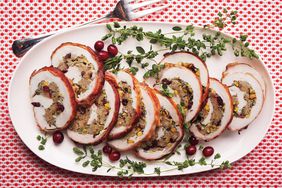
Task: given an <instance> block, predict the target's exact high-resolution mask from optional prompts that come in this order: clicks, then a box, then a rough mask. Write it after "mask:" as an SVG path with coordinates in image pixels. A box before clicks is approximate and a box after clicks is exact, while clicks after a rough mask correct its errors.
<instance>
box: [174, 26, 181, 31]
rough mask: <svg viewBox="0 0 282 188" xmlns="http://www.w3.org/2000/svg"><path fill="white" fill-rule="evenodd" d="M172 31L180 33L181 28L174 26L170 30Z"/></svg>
mask: <svg viewBox="0 0 282 188" xmlns="http://www.w3.org/2000/svg"><path fill="white" fill-rule="evenodd" d="M172 30H174V31H181V30H182V28H181V27H179V26H174V27H173V28H172Z"/></svg>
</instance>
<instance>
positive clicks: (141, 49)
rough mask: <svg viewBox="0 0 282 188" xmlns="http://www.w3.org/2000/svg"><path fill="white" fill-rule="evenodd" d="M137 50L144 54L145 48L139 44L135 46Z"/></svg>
mask: <svg viewBox="0 0 282 188" xmlns="http://www.w3.org/2000/svg"><path fill="white" fill-rule="evenodd" d="M136 50H137V52H139V53H140V54H145V50H144V49H143V48H142V47H141V46H137V47H136Z"/></svg>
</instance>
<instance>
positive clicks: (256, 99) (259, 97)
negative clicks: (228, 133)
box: [222, 72, 264, 130]
mask: <svg viewBox="0 0 282 188" xmlns="http://www.w3.org/2000/svg"><path fill="white" fill-rule="evenodd" d="M222 83H223V84H225V85H227V86H228V87H229V91H230V93H231V95H232V98H233V107H234V110H233V115H234V117H233V120H232V122H231V123H230V125H229V126H228V128H229V129H230V130H241V129H242V128H244V127H246V126H248V125H249V124H250V123H251V122H252V121H254V120H255V118H256V117H257V116H258V115H259V113H260V111H261V109H262V106H263V101H264V96H263V89H262V86H261V85H260V83H259V81H258V80H257V79H256V78H255V77H254V76H253V75H252V74H250V73H237V72H236V73H232V74H227V75H225V76H223V78H222Z"/></svg>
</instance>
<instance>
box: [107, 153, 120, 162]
mask: <svg viewBox="0 0 282 188" xmlns="http://www.w3.org/2000/svg"><path fill="white" fill-rule="evenodd" d="M109 158H110V160H111V161H117V160H119V158H120V152H118V151H112V152H111V153H110V156H109Z"/></svg>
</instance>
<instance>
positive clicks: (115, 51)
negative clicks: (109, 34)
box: [107, 44, 118, 57]
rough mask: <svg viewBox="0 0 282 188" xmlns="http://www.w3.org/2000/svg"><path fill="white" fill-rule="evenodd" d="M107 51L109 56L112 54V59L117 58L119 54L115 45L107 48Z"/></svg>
mask: <svg viewBox="0 0 282 188" xmlns="http://www.w3.org/2000/svg"><path fill="white" fill-rule="evenodd" d="M107 50H108V52H109V54H110V55H111V56H112V57H114V56H116V55H117V54H118V49H117V47H116V46H115V45H113V44H111V45H109V46H108V48H107Z"/></svg>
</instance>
